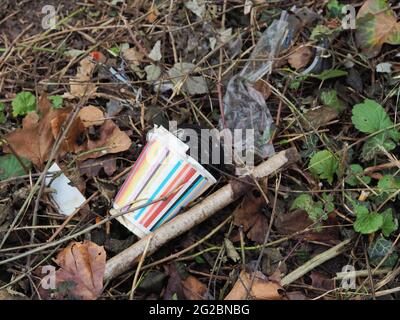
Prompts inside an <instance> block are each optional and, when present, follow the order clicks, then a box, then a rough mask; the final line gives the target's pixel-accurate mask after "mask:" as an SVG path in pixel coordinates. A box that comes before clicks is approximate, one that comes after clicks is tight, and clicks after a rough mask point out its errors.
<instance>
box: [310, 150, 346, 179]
mask: <svg viewBox="0 0 400 320" xmlns="http://www.w3.org/2000/svg"><path fill="white" fill-rule="evenodd" d="M338 167H339V162H338V160H337V159H336V158H335V156H334V155H333V154H332V153H331V152H330V151H328V150H323V151H319V152H317V153H316V154H315V155H314V156H313V157H312V158H311V160H310V165H309V167H308V169H309V170H310V171H311V173H312V174H313V175H315V176H319V178H320V179H326V180H327V181H328V182H329V184H332V181H333V175H334V174H335V172H336V170H337V169H338Z"/></svg>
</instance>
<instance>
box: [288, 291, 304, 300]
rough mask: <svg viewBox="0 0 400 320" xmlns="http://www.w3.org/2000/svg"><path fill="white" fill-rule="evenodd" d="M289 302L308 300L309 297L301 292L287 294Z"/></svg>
mask: <svg viewBox="0 0 400 320" xmlns="http://www.w3.org/2000/svg"><path fill="white" fill-rule="evenodd" d="M286 298H287V299H288V300H308V299H307V297H306V296H305V295H304V294H303V293H302V292H300V291H292V292H286Z"/></svg>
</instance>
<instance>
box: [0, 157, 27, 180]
mask: <svg viewBox="0 0 400 320" xmlns="http://www.w3.org/2000/svg"><path fill="white" fill-rule="evenodd" d="M20 159H21V161H22V162H23V163H24V165H25V167H27V168H30V167H31V163H30V161H29V160H27V159H25V158H22V157H20ZM24 174H25V171H24V168H23V167H22V166H21V164H20V163H19V161H18V159H17V158H16V157H15V156H14V155H13V154H7V155H5V156H1V157H0V180H6V179H9V178H12V177H19V176H22V175H24Z"/></svg>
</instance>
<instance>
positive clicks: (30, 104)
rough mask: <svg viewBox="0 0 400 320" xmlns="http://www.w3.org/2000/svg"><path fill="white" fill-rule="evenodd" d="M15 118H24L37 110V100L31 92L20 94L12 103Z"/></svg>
mask: <svg viewBox="0 0 400 320" xmlns="http://www.w3.org/2000/svg"><path fill="white" fill-rule="evenodd" d="M11 105H12V108H13V116H14V117H16V116H24V115H26V114H27V113H28V112H31V111H35V110H36V98H35V96H34V95H33V94H32V93H31V92H20V93H18V94H17V96H16V97H15V98H14V100H13V101H12V103H11Z"/></svg>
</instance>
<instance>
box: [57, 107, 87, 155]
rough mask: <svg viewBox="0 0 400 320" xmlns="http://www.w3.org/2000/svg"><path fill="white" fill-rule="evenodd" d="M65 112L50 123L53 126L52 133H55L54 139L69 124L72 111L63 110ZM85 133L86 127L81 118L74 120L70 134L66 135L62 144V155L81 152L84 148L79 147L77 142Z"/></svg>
mask: <svg viewBox="0 0 400 320" xmlns="http://www.w3.org/2000/svg"><path fill="white" fill-rule="evenodd" d="M62 110H65V112H63V113H61V114H60V115H59V116H57V117H56V118H54V119H52V120H51V121H50V125H51V132H52V133H53V137H54V139H57V137H58V135H59V134H60V133H61V131H62V130H63V128H64V124H66V123H67V119H68V117H69V115H70V111H72V109H70V108H68V109H62ZM84 131H85V127H84V125H83V124H82V122H81V120H80V119H79V118H76V119H74V121H72V124H71V126H70V128H69V130H68V132H67V133H66V134H65V138H64V140H63V142H62V144H61V147H60V150H59V151H60V155H64V154H65V153H67V152H75V153H76V152H79V151H80V150H82V148H83V147H82V146H80V145H78V143H77V141H78V138H79V136H80V135H81V134H82V133H83V132H84Z"/></svg>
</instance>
